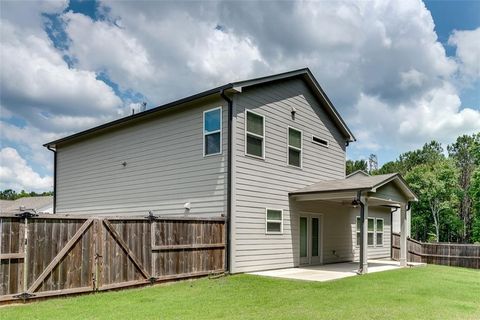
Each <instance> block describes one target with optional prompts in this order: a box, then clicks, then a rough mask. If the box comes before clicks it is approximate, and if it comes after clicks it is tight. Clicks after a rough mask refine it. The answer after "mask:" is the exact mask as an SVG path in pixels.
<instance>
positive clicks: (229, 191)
mask: <svg viewBox="0 0 480 320" xmlns="http://www.w3.org/2000/svg"><path fill="white" fill-rule="evenodd" d="M220 96H221V97H222V98H223V99H224V100H225V101H226V102H227V104H228V141H227V146H228V147H227V150H228V151H227V152H228V158H227V219H226V220H227V221H226V222H227V223H226V225H227V230H226V242H227V243H226V245H227V247H226V249H227V250H226V251H227V252H226V254H225V271H227V272H230V254H231V243H230V242H231V241H230V233H231V222H230V221H231V216H232V162H233V156H232V144H233V132H232V127H233V125H232V124H233V101H232V99H230V98H229V97H227V96H226V95H225V88H222V89H221V91H220Z"/></svg>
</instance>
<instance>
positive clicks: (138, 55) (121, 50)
mask: <svg viewBox="0 0 480 320" xmlns="http://www.w3.org/2000/svg"><path fill="white" fill-rule="evenodd" d="M110 5H111V6H112V13H111V14H110V15H111V17H112V19H113V17H117V16H119V15H120V18H118V19H117V20H115V22H112V21H111V20H104V21H93V20H92V19H91V18H89V17H86V16H85V15H82V14H78V13H71V12H69V13H67V14H65V15H64V21H65V23H66V32H67V34H68V36H69V38H70V39H71V43H70V46H69V49H68V53H69V54H70V56H71V57H73V58H74V59H75V60H76V61H77V63H76V66H78V67H79V68H82V69H86V70H91V71H95V72H101V71H106V72H107V74H108V76H109V78H110V79H112V80H113V81H114V82H115V83H118V84H119V85H120V86H121V87H122V89H128V88H129V89H133V90H135V91H137V92H141V93H143V94H144V95H145V96H146V97H147V98H148V100H149V101H150V102H152V103H153V104H157V105H158V104H161V103H163V102H167V101H170V100H173V99H176V98H179V97H181V96H184V95H188V94H192V93H194V92H196V91H200V90H204V89H208V88H209V87H212V86H217V85H220V84H224V83H226V82H230V81H233V80H239V79H242V78H247V77H249V76H251V75H253V74H255V73H256V72H258V70H257V66H258V64H262V61H261V56H260V53H259V51H258V49H257V48H256V47H255V45H254V44H253V43H252V41H251V39H250V38H249V37H243V36H238V35H236V34H234V33H229V32H228V30H222V29H221V28H219V27H218V25H217V23H218V18H217V17H210V16H209V15H208V14H204V13H205V12H204V11H201V10H200V11H198V12H197V11H188V9H187V11H181V10H178V7H176V6H174V5H171V4H169V5H167V4H163V3H156V4H152V3H145V2H143V3H141V4H139V6H138V7H137V5H136V4H135V5H134V6H133V5H132V3H127V2H122V3H120V2H113V3H111V4H110ZM152 5H154V6H156V7H159V8H164V9H165V10H163V11H162V14H163V15H162V18H161V19H160V18H159V17H155V18H154V19H150V16H149V14H151V13H152V12H151V11H150V12H147V11H146V10H147V9H146V7H147V8H148V7H150V6H152ZM192 5H193V4H192ZM197 5H198V4H195V5H193V6H194V7H195V6H197ZM207 5H208V4H207ZM179 6H180V7H182V5H181V4H180V5H179ZM139 9H140V10H139ZM166 12H168V14H166ZM146 16H147V17H146Z"/></svg>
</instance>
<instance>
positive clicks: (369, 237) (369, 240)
mask: <svg viewBox="0 0 480 320" xmlns="http://www.w3.org/2000/svg"><path fill="white" fill-rule="evenodd" d="M374 234H375V219H374V218H368V235H367V244H368V245H369V246H373V245H374V243H373V241H374Z"/></svg>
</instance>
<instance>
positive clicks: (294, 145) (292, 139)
mask: <svg viewBox="0 0 480 320" xmlns="http://www.w3.org/2000/svg"><path fill="white" fill-rule="evenodd" d="M288 164H289V165H291V166H294V167H299V168H300V167H301V166H302V131H300V130H297V129H294V128H291V127H289V128H288Z"/></svg>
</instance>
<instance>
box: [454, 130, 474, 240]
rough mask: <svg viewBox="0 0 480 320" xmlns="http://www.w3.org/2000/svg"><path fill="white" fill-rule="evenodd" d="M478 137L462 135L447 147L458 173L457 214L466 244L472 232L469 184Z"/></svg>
mask: <svg viewBox="0 0 480 320" xmlns="http://www.w3.org/2000/svg"><path fill="white" fill-rule="evenodd" d="M478 136H480V135H472V136H468V135H463V136H460V137H458V138H457V140H456V141H455V143H453V144H451V145H449V146H448V147H447V150H448V154H449V157H450V158H452V159H453V160H454V162H455V165H456V167H457V168H458V171H459V176H458V185H459V188H458V194H457V196H458V198H459V202H458V214H459V216H460V218H461V219H462V221H463V236H462V241H463V242H468V241H469V240H470V239H469V238H470V236H471V230H472V222H473V215H472V197H471V195H470V192H469V189H470V183H471V180H472V174H473V172H474V171H475V169H476V167H477V164H476V161H477V158H476V154H475V153H476V151H477V150H478V148H477V144H479V142H478V140H479V139H478Z"/></svg>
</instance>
